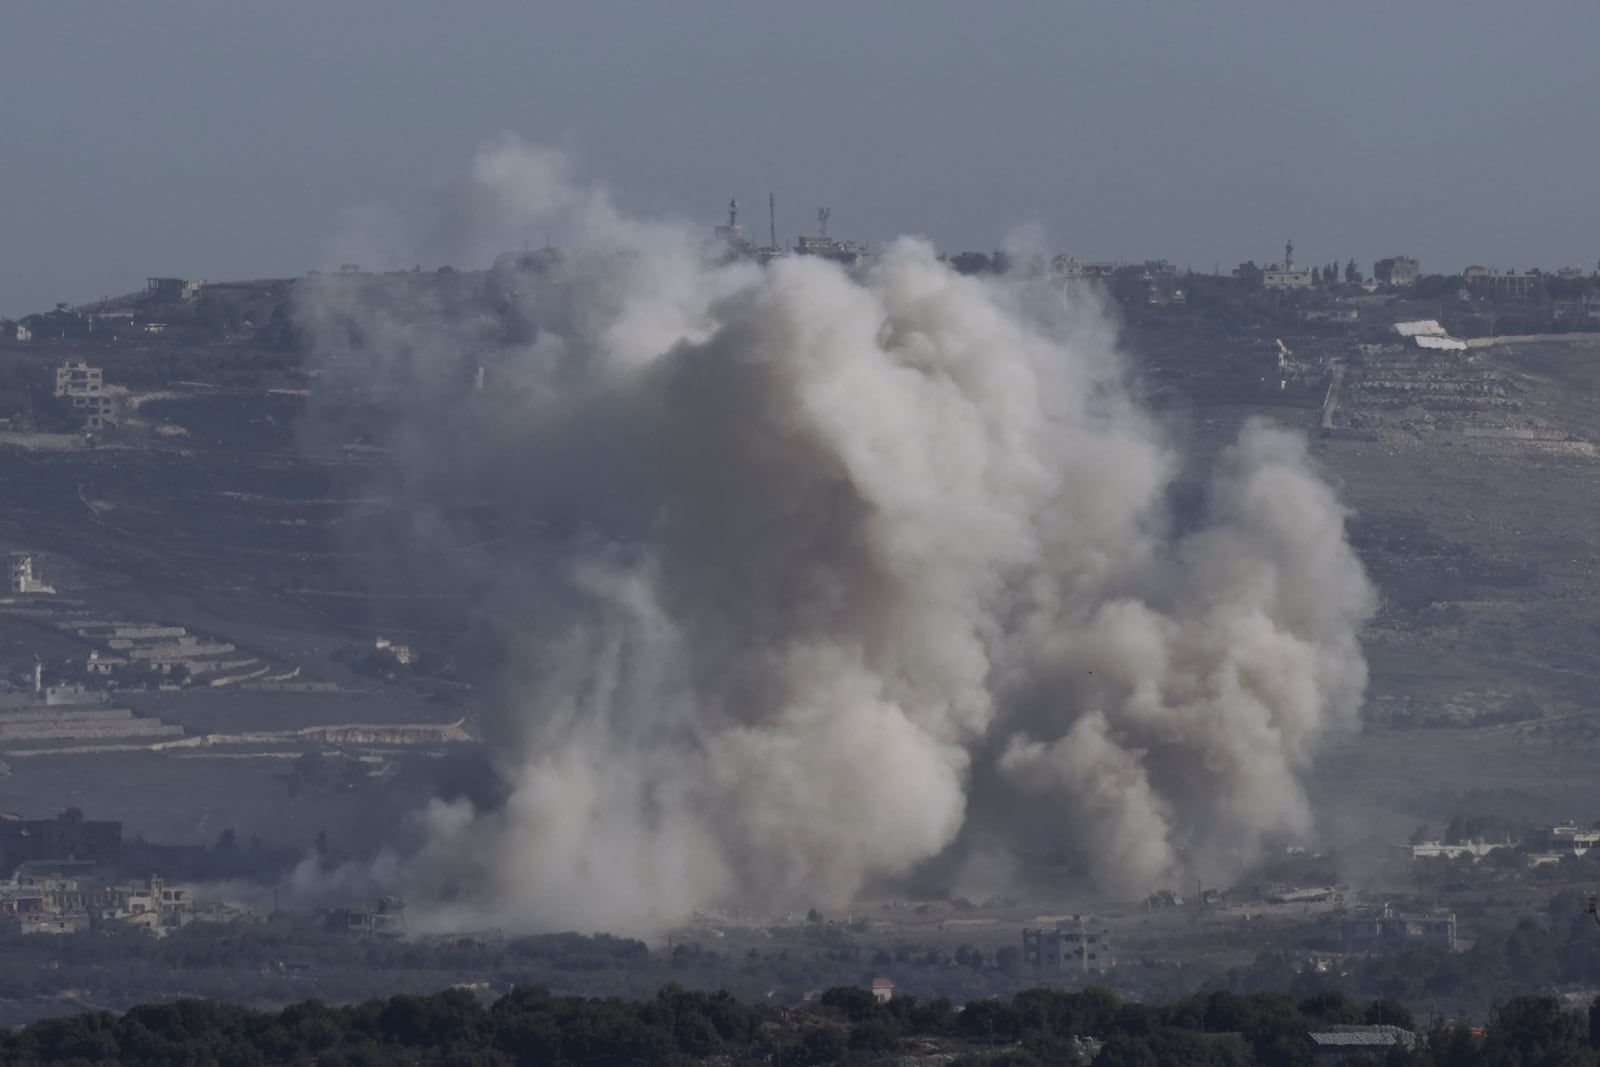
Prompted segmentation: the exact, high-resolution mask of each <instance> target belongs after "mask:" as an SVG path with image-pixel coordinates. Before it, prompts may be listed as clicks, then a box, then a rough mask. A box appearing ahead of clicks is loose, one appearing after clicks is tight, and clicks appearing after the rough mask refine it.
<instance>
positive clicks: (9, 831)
mask: <svg viewBox="0 0 1600 1067" xmlns="http://www.w3.org/2000/svg"><path fill="white" fill-rule="evenodd" d="M121 847H122V824H121V823H120V822H99V821H96V820H93V819H85V818H84V817H83V812H81V811H79V810H78V809H77V808H68V809H67V810H66V811H65V812H63V813H62V814H61V815H60V816H58V817H57V818H54V819H18V818H15V817H12V818H0V867H3V869H5V870H7V871H10V870H14V869H15V868H16V867H17V866H18V865H19V864H22V863H25V862H28V861H30V860H96V861H104V860H109V859H111V858H112V857H114V856H115V855H116V854H117V851H118V850H119V849H120V848H121Z"/></svg>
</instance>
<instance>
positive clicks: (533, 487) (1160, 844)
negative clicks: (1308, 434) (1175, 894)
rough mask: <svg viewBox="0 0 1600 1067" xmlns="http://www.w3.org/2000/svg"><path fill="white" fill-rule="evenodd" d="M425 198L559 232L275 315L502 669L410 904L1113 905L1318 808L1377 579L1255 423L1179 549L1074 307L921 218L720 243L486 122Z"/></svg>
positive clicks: (509, 223) (625, 917)
mask: <svg viewBox="0 0 1600 1067" xmlns="http://www.w3.org/2000/svg"><path fill="white" fill-rule="evenodd" d="M445 214H446V220H447V221H446V225H445V228H444V232H446V233H447V234H449V235H450V237H449V239H450V241H451V242H453V243H452V244H451V247H452V249H453V250H454V251H455V253H456V254H457V255H458V256H460V257H464V258H461V259H459V260H458V262H463V263H470V262H482V261H487V260H490V259H492V258H493V255H494V253H498V252H501V251H503V250H504V249H506V248H517V247H521V246H522V245H523V242H524V240H525V239H528V238H530V237H531V239H533V240H534V241H538V240H541V239H542V237H543V235H545V234H549V235H551V240H552V241H554V242H555V243H557V244H558V245H559V246H560V247H562V248H563V249H565V250H566V254H565V255H563V256H562V257H560V259H559V261H557V260H556V259H555V258H551V259H548V260H544V259H541V258H540V257H541V256H542V254H535V255H534V256H533V258H534V259H536V260H539V264H538V268H539V269H527V267H526V265H524V267H518V266H516V265H514V264H502V265H500V266H499V267H497V268H496V269H495V270H493V271H490V272H488V273H487V274H475V275H469V274H460V275H451V276H444V275H438V276H434V275H424V276H421V277H418V278H416V279H415V280H414V281H412V282H411V283H408V284H407V285H406V286H404V287H403V289H404V291H403V293H400V294H399V295H397V294H396V291H395V288H396V287H395V286H390V287H388V288H382V287H375V286H372V285H367V284H365V283H361V282H358V281H351V280H342V279H328V280H327V284H323V285H317V286H315V287H312V288H311V289H310V290H309V293H308V296H307V298H306V299H305V300H304V301H303V305H304V306H303V307H302V309H301V310H302V316H301V317H302V323H303V326H304V328H305V330H306V331H307V334H308V336H309V337H310V338H311V340H312V341H313V343H314V344H315V346H316V349H317V351H318V353H319V360H320V364H319V365H320V367H321V369H322V372H323V380H324V383H325V386H327V387H329V388H336V387H337V386H338V383H340V382H341V381H348V380H351V379H352V378H353V377H356V376H359V375H371V376H372V377H373V380H374V381H375V382H376V383H377V386H378V388H379V390H380V392H381V395H383V396H384V397H386V398H387V399H386V401H385V406H386V407H387V408H388V409H389V410H388V414H389V415H390V416H392V417H394V420H395V421H394V422H393V423H392V426H393V429H391V430H390V431H389V432H387V434H386V435H385V436H384V439H383V443H384V444H385V445H386V446H387V447H388V449H389V452H388V455H389V460H390V462H389V463H388V465H387V467H386V469H385V474H384V476H383V477H384V486H385V488H386V490H388V491H390V492H393V493H395V494H397V495H398V496H399V497H400V499H402V500H404V501H405V502H406V512H405V513H406V515H407V519H408V526H407V528H406V529H405V530H404V531H403V535H404V539H405V541H406V543H407V545H408V546H409V550H410V551H411V552H412V553H413V554H414V558H415V559H416V560H417V561H418V563H417V566H418V567H419V568H424V567H429V568H438V569H440V570H441V572H442V573H444V574H445V575H446V576H447V577H448V578H449V579H450V580H452V581H456V582H459V583H461V584H462V585H463V586H464V587H466V588H470V589H475V590H479V591H481V597H480V604H479V612H478V620H479V621H478V627H477V630H476V632H475V633H476V639H477V640H480V642H481V643H482V644H483V645H485V646H488V647H492V648H493V649H494V654H493V660H492V662H493V671H492V676H493V677H494V679H495V680H496V682H497V689H496V695H495V697H494V700H493V704H494V708H495V710H494V712H493V713H492V715H491V716H490V717H489V720H488V721H487V722H486V723H485V725H484V729H485V733H486V737H487V740H488V741H489V745H490V752H491V756H492V760H493V766H494V775H495V778H496V782H495V786H496V788H495V789H493V790H489V791H488V792H489V793H490V794H492V795H491V796H490V797H489V798H485V797H481V796H480V797H478V798H477V799H475V800H469V799H460V798H458V799H454V800H449V801H446V800H442V799H440V800H435V801H433V802H432V803H430V804H429V805H428V806H427V807H426V809H425V810H424V811H422V812H420V813H417V815H416V816H415V822H414V823H413V829H414V830H415V831H416V832H417V834H418V838H419V840H418V841H417V842H416V843H415V844H414V845H411V846H408V847H407V848H405V849H401V850H397V851H395V852H394V853H392V854H390V855H388V856H386V857H385V858H384V860H383V861H382V864H381V866H380V868H379V869H378V877H379V878H380V880H383V881H385V882H387V883H389V884H392V885H394V886H395V887H396V888H399V889H401V890H402V891H403V892H405V893H406V894H407V895H408V896H409V897H410V898H411V899H412V900H413V901H414V905H425V910H426V911H427V912H428V914H429V920H428V921H429V922H430V923H432V924H433V925H436V926H440V927H450V926H455V927H479V926H482V925H485V924H495V925H499V926H502V927H506V928H512V929H540V928H581V929H613V930H644V929H650V928H654V927H658V926H659V925H661V924H663V923H666V922H670V921H672V920H674V919H676V918H679V917H682V916H684V915H686V914H687V913H689V912H691V911H693V910H696V909H706V908H712V907H719V906H743V907H751V908H755V909H757V910H762V911H767V912H775V911H781V910H784V909H787V908H804V907H807V906H811V905H821V906H829V905H840V904H844V903H846V902H848V901H849V900H851V898H852V897H854V896H855V895H856V894H858V893H860V892H862V891H863V890H864V889H866V888H868V887H871V886H873V885H875V884H880V883H897V882H898V883H905V882H908V881H915V882H920V883H921V884H923V885H925V886H926V885H929V884H934V885H937V883H939V882H941V881H943V882H944V883H945V884H946V886H947V887H948V886H949V885H952V884H954V881H955V880H958V879H960V878H962V877H965V875H963V874H962V873H961V872H963V871H966V872H969V873H970V872H971V871H972V870H973V867H974V865H983V866H985V867H988V868H991V869H1006V870H1022V869H1024V868H1026V866H1027V864H1028V862H1029V859H1028V857H1031V856H1037V855H1040V854H1050V855H1056V856H1069V857H1076V858H1077V859H1078V860H1079V861H1080V862H1081V863H1082V865H1083V867H1084V869H1085V871H1086V872H1087V875H1088V877H1089V878H1090V879H1091V880H1092V881H1093V883H1094V884H1095V885H1097V886H1098V887H1099V888H1100V889H1102V890H1104V891H1107V892H1113V893H1144V892H1149V891H1152V890H1154V889H1156V888H1160V887H1161V886H1164V885H1168V884H1172V882H1173V880H1174V879H1176V878H1179V877H1185V878H1186V877H1189V876H1191V875H1194V874H1200V875H1202V876H1208V877H1214V876H1222V875H1225V874H1226V873H1227V872H1228V871H1229V870H1233V869H1237V867H1238V865H1239V864H1241V863H1242V862H1244V861H1246V860H1248V859H1249V856H1250V852H1251V850H1252V849H1253V848H1254V847H1255V846H1256V845H1257V844H1258V843H1259V842H1260V841H1261V840H1262V839H1263V838H1264V837H1266V836H1268V835H1280V834H1283V835H1293V834H1297V833H1301V832H1304V831H1306V830H1307V829H1309V826H1310V822H1311V812H1310V811H1309V810H1308V808H1307V804H1306V801H1305V797H1304V795H1303V793H1302V790H1301V787H1300V785H1299V782H1298V774H1299V772H1300V771H1301V769H1302V768H1304V767H1305V766H1306V764H1307V763H1308V761H1309V760H1310V759H1311V757H1312V755H1313V753H1314V751H1315V749H1316V746H1317V743H1318V740H1319V739H1320V738H1321V737H1323V736H1324V735H1326V734H1328V733H1329V732H1330V731H1337V730H1341V729H1345V728H1348V727H1350V726H1352V725H1354V724H1355V722H1356V720H1357V715H1358V712H1359V706H1360V703H1361V698H1362V692H1363V688H1364V685H1365V680H1366V670H1365V664H1364V661H1363V658H1362V654H1361V649H1360V645H1359V642H1358V632H1359V630H1360V627H1361V626H1362V624H1363V622H1364V621H1365V620H1366V619H1367V617H1368V616H1369V615H1370V614H1371V612H1372V610H1373V606H1374V594H1373V591H1372V589H1371V587H1370V585H1369V584H1368V582H1367V580H1366V578H1365V576H1364V574H1363V572H1362V569H1361V567H1360V565H1359V563H1358V561H1357V560H1356V557H1355V555H1354V554H1353V553H1352V551H1351V549H1350V548H1349V546H1348V544H1347V543H1346V541H1345V537H1344V520H1345V513H1344V510H1343V509H1342V507H1341V506H1340V504H1339V502H1338V501H1337V499H1336V498H1335V496H1334V494H1333V493H1332V492H1331V491H1330V490H1329V488H1328V487H1327V486H1326V485H1325V484H1324V483H1323V482H1322V481H1321V480H1320V479H1319V478H1318V476H1317V475H1316V473H1315V472H1314V470H1313V469H1312V466H1311V464H1310V463H1309V461H1308V458H1307V454H1306V449H1305V445H1304V443H1303V441H1302V440H1301V439H1300V438H1298V437H1297V436H1294V435H1292V434H1289V433H1286V432H1283V431H1280V430H1277V429H1274V428H1272V427H1270V426H1268V425H1265V424H1259V423H1252V424H1250V425H1248V426H1247V427H1246V428H1245V430H1244V431H1243V433H1242V434H1241V436H1240V438H1239V440H1238V441H1237V443H1236V444H1235V445H1233V446H1232V447H1231V448H1230V449H1229V450H1227V452H1226V453H1225V455H1224V456H1223V457H1222V458H1221V459H1220V461H1219V462H1218V464H1217V466H1216V470H1215V471H1214V472H1213V473H1212V474H1211V476H1210V480H1209V490H1208V492H1207V494H1206V505H1205V514H1204V516H1203V518H1201V519H1200V520H1199V521H1198V522H1195V523H1185V524H1184V525H1183V527H1182V529H1179V528H1178V526H1177V524H1176V523H1175V521H1174V520H1173V518H1172V516H1171V514H1170V509H1169V497H1170V494H1171V491H1172V488H1173V486H1174V484H1175V482H1176V480H1177V479H1178V477H1179V475H1180V473H1181V472H1180V469H1179V463H1178V457H1177V456H1176V455H1175V454H1174V452H1173V450H1172V449H1171V448H1170V447H1169V446H1168V444H1167V443H1166V441H1165V440H1164V437H1163V434H1162V432H1161V430H1160V428H1159V427H1158V425H1157V424H1156V423H1155V422H1154V420H1152V418H1151V417H1150V416H1149V415H1148V414H1147V413H1146V412H1145V411H1144V410H1142V409H1141V407H1140V406H1139V404H1138V403H1137V402H1136V401H1135V399H1134V397H1133V396H1132V395H1131V394H1130V392H1129V390H1128V389H1127V387H1126V386H1125V384H1124V377H1125V366H1124V363H1123V361H1122V359H1121V358H1120V356H1119V355H1118V353H1117V351H1116V347H1115V344H1114V338H1113V335H1112V331H1111V330H1110V329H1109V327H1108V326H1107V325H1106V322H1105V319H1104V318H1103V317H1102V316H1101V315H1100V314H1099V313H1098V311H1097V310H1096V307H1095V305H1094V304H1093V302H1092V301H1091V300H1090V299H1089V298H1087V297H1068V296H1064V295H1063V294H1062V293H1061V291H1060V289H1059V288H1058V287H1054V286H1052V285H1050V284H1048V283H1047V282H1045V281H1044V280H1042V279H1038V278H1034V279H1031V280H1030V279H1022V280H992V279H991V280H979V279H975V278H965V277H960V276H957V275H956V274H955V273H953V272H952V271H950V270H949V269H947V268H946V267H945V266H944V265H942V264H941V263H940V262H939V261H938V260H937V258H936V256H935V253H934V252H933V250H932V249H931V248H930V247H929V246H927V245H926V244H924V243H922V242H919V241H914V240H902V241H899V242H897V243H895V244H893V245H892V246H890V247H889V248H887V249H886V250H885V251H884V252H883V254H882V255H881V256H879V257H877V259H876V261H875V262H873V263H872V265H870V266H869V267H866V268H865V269H862V270H860V271H858V272H847V271H846V270H844V269H842V268H840V267H839V266H837V265H835V264H832V263H829V262H825V261H823V260H820V259H816V258H810V257H789V258H786V259H782V260H779V261H776V262H774V263H773V264H771V265H770V266H768V267H765V268H758V267H755V266H752V265H750V264H748V263H740V264H733V265H717V264H714V263H711V262H709V261H708V260H707V258H706V257H705V256H704V255H703V252H702V250H701V248H700V241H699V239H698V238H696V237H695V236H694V235H693V234H691V233H690V232H689V231H688V230H686V229H684V228H681V227H675V226H671V225H665V224H648V225H646V224H640V223H636V222H633V221H631V220H628V219H626V218H624V217H623V216H622V215H621V214H620V213H619V212H618V211H617V210H616V209H615V208H614V207H613V206H612V205H611V203H610V201H609V200H608V199H607V197H606V196H605V195H604V194H603V193H600V192H597V191H594V190H591V189H585V188H582V187H580V186H578V185H576V184H574V183H573V182H572V181H570V180H569V179H568V177H567V174H566V170H565V166H564V164H563V162H562V161H561V160H560V159H559V158H558V157H554V156H551V155H548V154H544V153H540V152H537V151H532V150H529V149H526V148H524V147H521V146H518V145H514V144H504V145H499V146H495V147H493V148H490V149H487V150H485V151H484V152H483V153H481V154H480V155H479V157H478V158H477V159H476V161H475V164H474V167H473V170H472V173H471V175H470V177H469V179H468V180H467V181H466V182H464V183H463V184H462V185H461V187H460V188H458V189H457V190H455V191H453V192H452V194H451V195H450V197H449V198H448V199H447V210H446V212H445ZM397 284H398V283H397ZM480 367H481V368H482V373H481V382H482V385H481V387H479V386H478V385H477V384H476V383H477V382H478V381H479V379H480V375H479V374H478V368H480ZM369 873H370V872H369Z"/></svg>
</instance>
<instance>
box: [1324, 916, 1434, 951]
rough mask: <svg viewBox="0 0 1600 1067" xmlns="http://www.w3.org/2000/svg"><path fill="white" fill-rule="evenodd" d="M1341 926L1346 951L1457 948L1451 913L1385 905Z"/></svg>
mask: <svg viewBox="0 0 1600 1067" xmlns="http://www.w3.org/2000/svg"><path fill="white" fill-rule="evenodd" d="M1341 925H1342V932H1343V934H1344V950H1345V952H1346V953H1369V954H1370V953H1378V952H1388V951H1392V950H1395V949H1400V948H1407V947H1410V946H1414V945H1434V946H1437V947H1439V948H1443V949H1450V950H1453V949H1454V948H1455V947H1456V916H1455V913H1454V912H1433V913H1429V914H1410V915H1408V914H1405V913H1402V912H1397V911H1393V910H1391V909H1390V907H1389V905H1387V904H1385V905H1384V906H1383V910H1382V911H1380V912H1371V913H1368V914H1364V915H1353V916H1350V917H1349V918H1346V919H1345V920H1344V921H1343V923H1342V924H1341Z"/></svg>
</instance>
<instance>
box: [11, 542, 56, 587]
mask: <svg viewBox="0 0 1600 1067" xmlns="http://www.w3.org/2000/svg"><path fill="white" fill-rule="evenodd" d="M7 570H8V572H9V575H10V583H9V585H8V586H7V588H9V589H10V590H11V592H13V593H54V592H55V587H54V586H51V585H47V584H45V583H44V582H43V581H41V580H40V578H39V576H38V575H37V574H36V573H35V572H34V569H33V557H32V556H30V555H28V554H27V553H26V552H13V553H12V554H11V559H10V565H9V567H8V568H7Z"/></svg>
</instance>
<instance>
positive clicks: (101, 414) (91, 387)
mask: <svg viewBox="0 0 1600 1067" xmlns="http://www.w3.org/2000/svg"><path fill="white" fill-rule="evenodd" d="M56 396H62V397H67V398H68V399H70V400H71V401H72V406H73V408H74V409H75V410H76V411H78V412H79V413H80V414H81V415H82V416H83V420H84V426H85V427H87V428H88V429H91V430H99V429H103V428H104V427H105V425H106V424H107V423H108V422H112V421H114V419H115V414H116V408H115V405H114V404H113V402H112V400H111V397H110V396H109V395H107V394H106V391H105V379H104V372H103V371H102V370H101V369H100V368H99V367H91V366H89V364H87V363H85V362H84V361H83V360H81V359H78V360H68V361H67V362H66V363H63V364H62V365H61V366H59V367H57V368H56Z"/></svg>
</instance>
